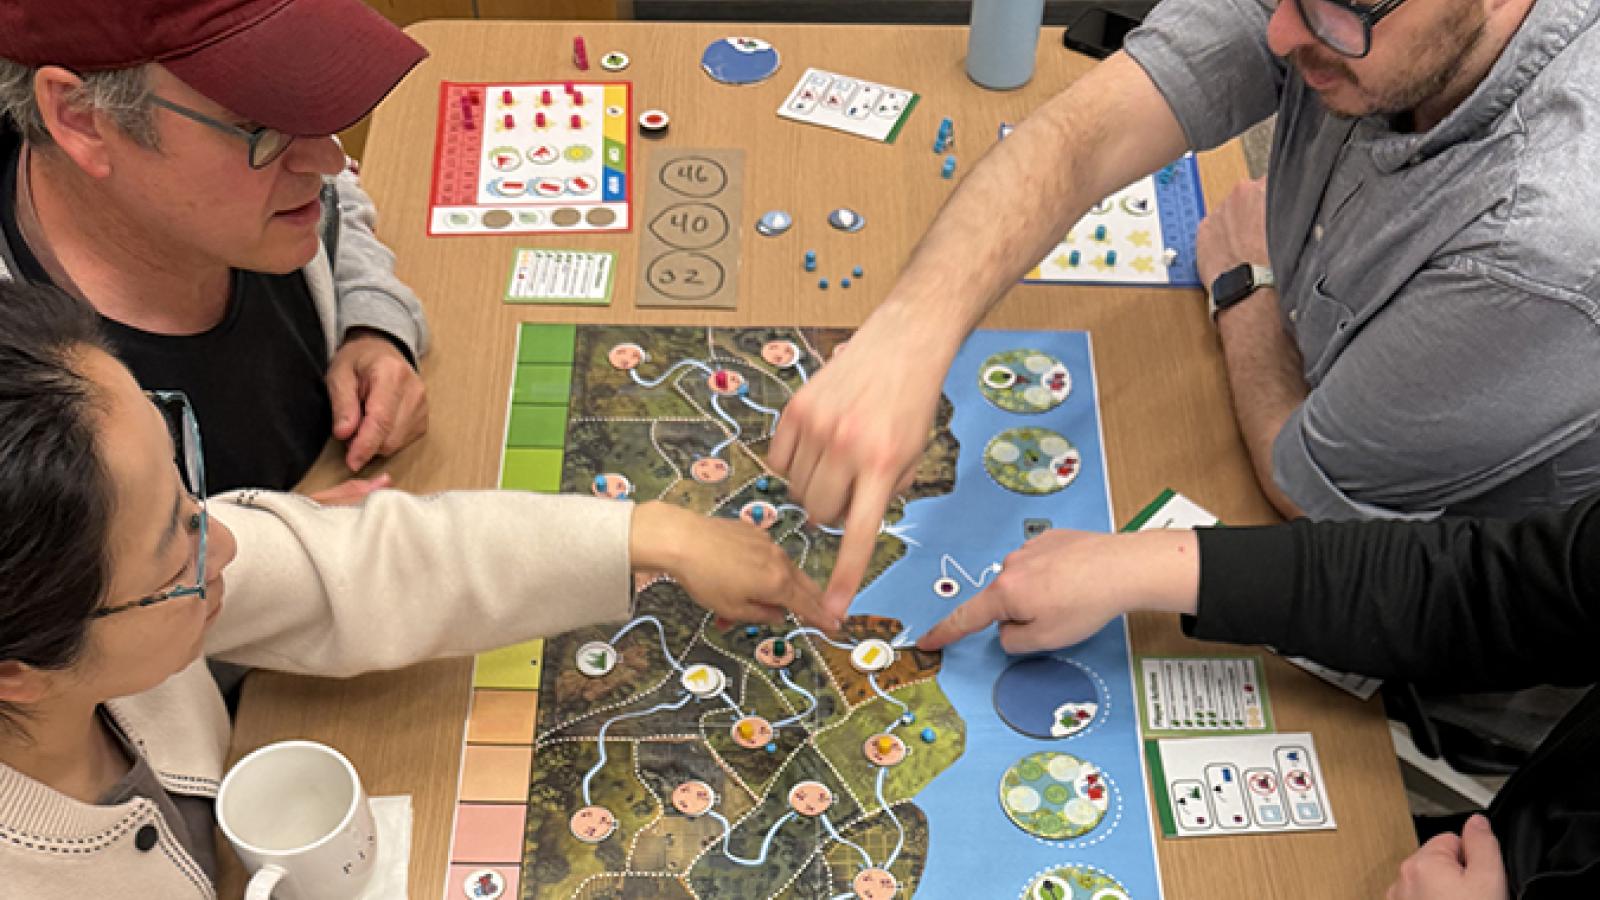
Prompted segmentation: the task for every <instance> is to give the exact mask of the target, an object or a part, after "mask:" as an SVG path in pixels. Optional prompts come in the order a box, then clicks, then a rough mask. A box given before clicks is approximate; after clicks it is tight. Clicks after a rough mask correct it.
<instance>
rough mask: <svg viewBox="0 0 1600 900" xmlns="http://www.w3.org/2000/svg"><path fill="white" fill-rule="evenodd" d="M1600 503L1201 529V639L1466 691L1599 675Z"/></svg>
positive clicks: (1196, 622) (1196, 628)
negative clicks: (1509, 512)
mask: <svg viewBox="0 0 1600 900" xmlns="http://www.w3.org/2000/svg"><path fill="white" fill-rule="evenodd" d="M1597 507H1600V502H1597V499H1596V498H1591V499H1590V500H1587V501H1585V502H1584V503H1581V504H1579V505H1578V506H1575V507H1572V508H1571V509H1570V510H1553V511H1551V512H1549V513H1545V514H1541V515H1539V516H1534V517H1530V518H1528V519H1524V520H1520V521H1504V520H1483V519H1440V520H1436V521H1431V522H1343V523H1329V522H1325V523H1313V522H1310V521H1307V520H1301V521H1298V522H1294V523H1290V524H1288V525H1280V526H1268V527H1262V528H1222V529H1209V530H1204V531H1201V532H1199V540H1200V545H1199V546H1200V563H1201V566H1200V568H1201V574H1200V587H1199V599H1198V604H1197V607H1198V617H1197V618H1195V619H1193V620H1191V621H1189V622H1188V623H1187V627H1188V628H1189V630H1190V631H1191V633H1192V634H1193V635H1194V636H1195V637H1199V638H1203V639H1207V640H1224V641H1232V642H1238V643H1263V644H1269V645H1271V646H1273V647H1275V648H1276V649H1278V650H1280V651H1282V652H1285V653H1289V654H1294V655H1303V656H1308V657H1311V658H1312V659H1315V660H1317V661H1319V662H1322V663H1325V664H1327V665H1330V666H1334V667H1336V668H1339V669H1343V670H1347V671H1354V672H1361V673H1364V674H1369V675H1376V676H1380V677H1403V678H1409V679H1412V680H1416V681H1419V682H1423V683H1430V682H1431V683H1436V684H1441V685H1451V686H1454V687H1455V688H1458V689H1463V690H1482V689H1510V688H1515V687H1521V686H1525V685H1530V684H1537V683H1540V682H1546V681H1548V682H1555V683H1563V684H1589V683H1592V682H1593V681H1594V680H1595V676H1594V667H1593V663H1592V659H1591V655H1592V647H1593V645H1594V643H1595V641H1596V640H1597V639H1600V615H1597V612H1600V604H1597V603H1596V602H1595V601H1594V597H1595V591H1596V589H1597V587H1600V584H1597V581H1600V579H1597V575H1600V561H1597V554H1596V552H1595V551H1596V550H1597V549H1600V548H1597V546H1596V545H1597V544H1600V515H1597V514H1596V510H1597Z"/></svg>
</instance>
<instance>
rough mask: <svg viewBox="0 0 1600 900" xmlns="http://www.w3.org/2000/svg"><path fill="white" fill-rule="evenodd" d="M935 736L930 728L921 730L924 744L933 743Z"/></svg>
mask: <svg viewBox="0 0 1600 900" xmlns="http://www.w3.org/2000/svg"><path fill="white" fill-rule="evenodd" d="M935 736H936V735H935V734H934V733H933V729H932V728H924V729H922V742H923V743H924V744H931V743H933V739H934V737H935Z"/></svg>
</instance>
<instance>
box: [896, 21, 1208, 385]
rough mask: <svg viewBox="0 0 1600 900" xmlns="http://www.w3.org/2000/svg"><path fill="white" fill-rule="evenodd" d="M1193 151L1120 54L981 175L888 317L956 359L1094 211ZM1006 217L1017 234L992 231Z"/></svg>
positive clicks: (917, 254) (992, 157) (917, 259)
mask: <svg viewBox="0 0 1600 900" xmlns="http://www.w3.org/2000/svg"><path fill="white" fill-rule="evenodd" d="M1183 150H1184V139H1183V133H1182V131H1181V129H1179V127H1178V124H1177V121H1176V119H1174V118H1173V115H1172V112H1171V110H1170V109H1169V108H1168V107H1167V105H1166V101H1165V100H1164V99H1163V98H1162V97H1161V95H1160V93H1159V92H1158V91H1157V90H1156V88H1155V85H1154V84H1153V83H1151V81H1150V79H1149V76H1147V75H1146V74H1145V72H1144V70H1143V69H1142V68H1140V67H1139V65H1138V64H1137V63H1135V62H1133V60H1131V59H1129V58H1128V57H1127V56H1126V55H1124V54H1122V53H1118V54H1116V55H1114V56H1112V57H1111V58H1110V59H1108V60H1106V61H1105V62H1103V63H1101V64H1100V65H1098V66H1096V67H1095V68H1094V69H1093V70H1092V71H1090V72H1089V74H1087V75H1085V76H1084V77H1083V78H1082V79H1080V80H1078V81H1077V82H1075V83H1074V84H1073V85H1072V86H1071V87H1069V88H1068V89H1067V90H1065V91H1063V92H1061V93H1060V94H1058V95H1057V96H1056V97H1055V98H1054V99H1052V100H1051V101H1050V102H1048V103H1046V104H1045V105H1044V106H1042V107H1040V108H1039V109H1038V110H1036V111H1035V112H1033V113H1032V114H1031V115H1029V116H1028V118H1027V119H1025V120H1024V121H1023V122H1022V123H1021V124H1020V125H1019V126H1018V127H1017V128H1016V130H1015V131H1014V132H1012V134H1011V136H1010V137H1008V138H1006V139H1005V140H1003V141H1000V142H998V143H997V144H995V145H994V147H993V148H991V149H990V150H989V152H988V153H986V154H985V155H984V157H983V158H982V159H981V160H980V161H979V162H978V164H977V165H976V166H974V167H973V169H972V171H971V173H970V174H968V175H967V176H966V178H965V179H963V181H962V182H961V185H960V186H959V187H958V188H957V190H956V191H955V193H954V194H952V195H951V197H950V199H949V201H948V202H946V204H945V206H944V208H943V210H941V211H940V213H939V215H938V217H937V218H936V219H935V220H934V222H933V225H932V226H931V227H930V228H929V229H928V232H927V234H926V235H925V236H924V237H923V239H922V241H921V242H920V243H919V244H918V245H917V247H916V249H915V250H914V251H913V252H912V255H911V259H910V262H909V263H908V264H907V266H906V268H905V270H904V271H903V272H902V273H901V276H900V279H899V281H898V282H897V283H896V284H895V286H894V288H893V289H892V290H891V291H890V293H889V296H888V298H887V299H886V300H885V302H884V305H883V311H884V316H885V317H886V318H893V319H895V320H896V323H897V327H900V328H907V329H913V330H914V331H916V332H917V334H918V337H919V338H920V339H921V342H922V343H923V344H924V345H925V346H927V347H929V348H930V350H931V351H933V352H936V353H943V354H944V355H945V356H946V357H953V356H954V353H955V348H956V347H957V346H959V345H960V343H961V340H962V339H963V338H964V337H965V336H966V334H967V333H968V332H970V331H971V330H972V329H973V328H975V327H976V326H977V324H978V321H979V320H980V319H982V317H983V315H984V314H985V313H986V312H987V311H988V310H989V309H990V307H992V306H993V305H994V304H995V303H996V302H997V301H998V300H999V299H1000V298H1001V297H1002V296H1004V294H1005V293H1006V291H1007V290H1009V289H1010V288H1011V286H1012V285H1014V284H1015V283H1016V282H1017V280H1018V279H1019V278H1020V277H1021V276H1022V275H1023V274H1025V273H1026V272H1027V271H1028V270H1029V269H1031V268H1032V267H1033V266H1034V265H1035V264H1036V263H1038V261H1039V260H1040V259H1042V258H1043V257H1044V255H1045V253H1046V252H1047V251H1048V250H1049V249H1050V247H1051V246H1053V245H1054V244H1055V243H1056V241H1058V240H1060V238H1061V235H1063V234H1065V233H1066V230H1067V228H1068V227H1069V226H1071V225H1072V223H1074V222H1076V221H1077V220H1078V219H1079V218H1081V217H1082V216H1083V215H1084V213H1085V212H1087V211H1088V209H1089V207H1090V206H1092V205H1093V204H1095V203H1096V202H1098V201H1099V200H1100V199H1101V198H1102V197H1104V196H1106V195H1108V194H1110V193H1112V192H1113V191H1115V190H1117V189H1118V188H1121V187H1123V186H1124V185H1126V184H1128V183H1130V182H1132V181H1133V180H1135V179H1137V178H1139V177H1140V176H1142V175H1145V174H1147V173H1149V172H1151V171H1153V170H1155V169H1156V168H1158V167H1160V166H1161V165H1163V164H1165V163H1167V162H1170V161H1171V160H1172V159H1174V158H1176V157H1177V156H1178V155H1179V154H1180V153H1182V152H1183ZM997 209H998V210H1003V211H1004V212H1005V216H1006V221H1007V222H1008V223H1009V224H1010V226H1011V227H1007V228H997V227H993V226H992V225H989V224H987V223H991V222H993V221H994V211H995V210H997ZM934 298H936V299H934ZM930 302H936V303H937V304H938V307H937V309H936V310H931V309H929V308H928V306H929V304H930Z"/></svg>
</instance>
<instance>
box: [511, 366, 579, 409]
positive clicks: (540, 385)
mask: <svg viewBox="0 0 1600 900" xmlns="http://www.w3.org/2000/svg"><path fill="white" fill-rule="evenodd" d="M571 392H572V367H571V366H566V365H521V366H517V383H516V384H515V385H514V386H513V387H512V388H511V402H512V403H513V404H521V405H524V406H527V405H534V406H566V405H567V395H568V394H570V393H571Z"/></svg>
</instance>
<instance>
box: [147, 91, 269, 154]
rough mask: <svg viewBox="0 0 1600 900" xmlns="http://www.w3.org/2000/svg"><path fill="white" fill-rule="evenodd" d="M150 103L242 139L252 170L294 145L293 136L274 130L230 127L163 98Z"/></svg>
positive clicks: (153, 99) (263, 127) (151, 100)
mask: <svg viewBox="0 0 1600 900" xmlns="http://www.w3.org/2000/svg"><path fill="white" fill-rule="evenodd" d="M150 102H152V103H154V104H155V105H157V106H159V107H161V108H162V109H169V110H171V111H173V112H175V113H177V114H178V115H180V116H183V117H184V118H186V119H192V120H194V121H196V122H199V123H200V124H201V125H205V126H207V127H208V128H215V129H216V130H218V131H220V132H222V133H223V134H231V135H233V136H234V137H236V138H242V139H243V140H244V141H245V142H247V143H248V144H249V145H250V168H252V169H265V168H266V167H267V166H270V165H272V163H273V161H274V160H276V159H277V158H278V157H280V156H282V155H283V151H285V150H288V149H289V145H290V144H292V143H294V135H290V134H284V133H283V132H281V131H279V130H277V129H276V128H267V127H266V126H262V127H260V128H257V129H256V130H255V131H246V130H244V129H243V128H240V127H239V126H237V125H230V124H228V123H227V122H224V121H221V120H220V119H213V118H212V117H210V116H208V115H206V114H205V113H203V112H200V111H198V110H193V109H190V108H189V107H187V106H179V105H178V104H176V103H173V102H172V101H171V100H168V99H166V98H165V97H156V96H152V97H151V98H150Z"/></svg>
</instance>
